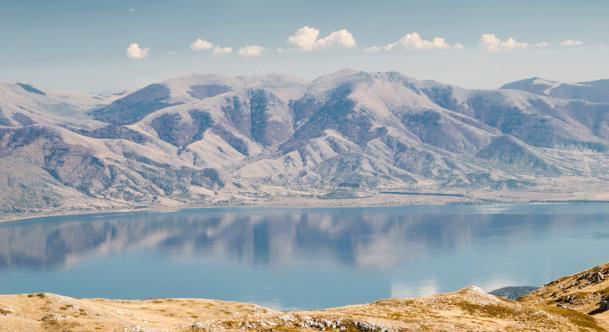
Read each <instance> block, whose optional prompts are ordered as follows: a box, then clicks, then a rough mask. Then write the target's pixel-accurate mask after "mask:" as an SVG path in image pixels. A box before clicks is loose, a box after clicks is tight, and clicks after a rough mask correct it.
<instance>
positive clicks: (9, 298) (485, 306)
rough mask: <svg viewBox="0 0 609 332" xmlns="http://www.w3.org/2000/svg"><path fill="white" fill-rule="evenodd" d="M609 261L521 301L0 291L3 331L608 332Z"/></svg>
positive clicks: (476, 293) (468, 292) (468, 296)
mask: <svg viewBox="0 0 609 332" xmlns="http://www.w3.org/2000/svg"><path fill="white" fill-rule="evenodd" d="M608 302H609V264H605V265H602V266H598V267H595V268H593V269H591V270H588V271H585V272H582V273H579V274H576V275H573V276H569V277H565V278H561V279H558V280H556V281H553V282H550V283H548V284H547V285H545V286H543V287H542V288H540V289H539V290H537V291H535V292H533V293H531V294H529V295H526V296H524V297H522V298H520V299H519V300H517V301H512V300H507V299H503V298H499V297H495V296H493V295H489V294H487V293H484V292H483V291H482V290H481V289H479V288H477V287H468V288H465V289H461V290H459V291H457V292H454V293H447V294H440V295H434V296H429V297H422V298H414V299H387V300H380V301H376V302H374V303H371V304H363V305H352V306H346V307H341V308H333V309H324V310H315V311H288V312H283V311H277V310H272V309H267V308H263V307H260V306H257V305H252V304H245V303H236V302H222V301H213V300H200V299H156V300H142V301H119V300H105V299H74V298H70V297H64V296H59V295H54V294H44V293H40V294H24V295H3V296H0V330H2V331H94V330H99V331H111V330H112V331H165V330H169V331H225V330H228V331H230V330H245V331H301V330H304V331H332V330H334V331H607V330H609V311H608V310H609V306H608Z"/></svg>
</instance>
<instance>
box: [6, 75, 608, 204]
mask: <svg viewBox="0 0 609 332" xmlns="http://www.w3.org/2000/svg"><path fill="white" fill-rule="evenodd" d="M607 82H609V80H601V81H594V82H583V83H577V84H563V83H558V82H552V81H548V80H543V79H537V78H534V79H529V80H524V81H519V82H514V83H510V84H507V85H505V86H504V87H502V88H501V89H497V90H471V89H464V88H460V87H457V86H453V85H448V84H442V83H439V82H435V81H419V80H416V79H413V78H410V77H407V76H404V75H402V74H400V73H396V72H383V73H371V72H361V71H353V70H343V71H339V72H336V73H333V74H329V75H325V76H322V77H319V78H317V79H315V80H313V81H310V82H309V81H304V80H300V79H298V78H294V77H291V76H287V75H275V74H270V75H262V76H239V77H223V76H219V75H190V76H184V77H179V78H176V79H171V80H167V81H164V82H160V83H155V84H151V85H149V86H146V87H144V88H142V89H140V90H137V91H134V92H132V93H123V94H117V95H107V96H99V95H85V94H75V93H56V92H50V91H43V90H41V89H38V88H36V87H33V86H31V85H28V84H22V83H3V84H0V212H2V213H3V214H5V215H7V214H24V213H44V212H66V211H68V210H85V209H111V208H112V209H115V208H128V209H129V208H136V207H155V206H161V207H167V206H186V205H198V206H203V205H217V204H257V203H260V202H265V201H269V200H271V201H272V200H281V199H283V198H298V199H304V200H323V199H328V198H329V199H342V198H357V197H374V196H375V195H379V194H382V193H383V192H392V193H397V194H400V193H409V194H415V195H416V194H421V193H423V194H425V195H429V194H430V193H431V194H433V193H438V192H442V193H444V194H445V193H454V194H456V196H455V197H465V198H463V199H464V200H473V201H476V200H481V199H491V200H499V201H500V200H502V199H503V200H506V199H507V200H510V199H511V198H510V197H511V196H510V195H512V196H513V195H515V197H516V198H518V199H522V200H529V201H530V200H569V199H571V200H574V199H575V200H607V199H609V197H607V196H608V195H607V194H606V187H607V184H608V182H609V177H608V174H609V153H608V151H609V100H608V99H607V96H608V95H609V84H608V83H607ZM500 191H503V192H504V193H505V192H507V194H506V195H507V196H506V195H504V194H497V193H498V192H500ZM489 193H491V194H489ZM514 193H516V194H514ZM540 193H541V194H542V195H540ZM535 195H537V196H535ZM506 197H507V198H506ZM384 201H385V200H384V199H379V202H380V203H383V202H384Z"/></svg>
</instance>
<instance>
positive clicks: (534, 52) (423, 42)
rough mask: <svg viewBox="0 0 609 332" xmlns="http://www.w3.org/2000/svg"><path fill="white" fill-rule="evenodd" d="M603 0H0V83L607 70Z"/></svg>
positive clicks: (466, 76) (497, 78) (484, 82)
mask: <svg viewBox="0 0 609 332" xmlns="http://www.w3.org/2000/svg"><path fill="white" fill-rule="evenodd" d="M607 17H609V1H605V0H586V1H580V0H578V1H568V0H561V1H556V0H553V1H549V0H536V1H530V0H528V1H522V0H511V1H493V0H479V1H473V0H471V1H468V0H461V1H453V0H446V1H439V0H438V1H434V0H427V1H411V0H400V1H397V0H396V1H381V0H378V1H358V0H332V1H325V0H324V1H322V0H306V1H304V0H303V1H291V0H264V1H263V0H260V1H254V0H225V1H210V0H174V1H161V0H104V1H98V0H96V1H94V0H72V1H68V0H53V1H40V0H37V1H34V0H0V81H5V82H26V83H30V84H33V85H35V86H37V87H40V88H43V89H51V90H65V91H86V92H102V91H105V92H110V91H119V90H123V89H133V88H137V87H141V86H143V85H146V84H149V83H153V82H158V81H162V80H164V79H169V78H173V77H177V76H180V75H186V74H192V73H217V74H224V75H251V74H264V73H271V72H272V73H287V74H293V75H296V76H299V77H302V78H305V79H314V78H315V77H317V76H319V75H323V74H327V73H330V72H333V71H337V70H340V69H343V68H352V69H357V70H365V71H390V70H391V71H399V72H401V73H403V74H405V75H408V76H411V77H415V78H418V79H434V80H437V81H441V82H444V83H451V84H456V85H459V86H463V87H467V88H497V87H499V86H500V85H502V84H504V83H507V82H510V81H514V80H519V79H523V78H528V77H533V76H536V77H544V78H547V79H552V80H558V81H562V82H577V81H589V80H595V79H601V78H609V61H608V60H609V20H608V19H607Z"/></svg>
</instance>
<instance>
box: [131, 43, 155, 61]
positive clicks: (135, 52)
mask: <svg viewBox="0 0 609 332" xmlns="http://www.w3.org/2000/svg"><path fill="white" fill-rule="evenodd" d="M148 55H150V49H149V48H144V47H141V46H140V44H138V43H131V44H129V46H128V47H127V56H128V57H130V58H132V59H138V60H141V59H144V58H147V57H148Z"/></svg>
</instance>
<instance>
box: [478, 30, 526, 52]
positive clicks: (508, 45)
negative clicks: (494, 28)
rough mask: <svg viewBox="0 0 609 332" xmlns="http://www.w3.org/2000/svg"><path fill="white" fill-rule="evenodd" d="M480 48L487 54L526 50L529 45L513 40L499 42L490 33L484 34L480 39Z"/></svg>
mask: <svg viewBox="0 0 609 332" xmlns="http://www.w3.org/2000/svg"><path fill="white" fill-rule="evenodd" d="M480 47H481V48H482V49H483V50H485V51H488V52H501V51H513V50H516V49H522V48H528V47H529V44H528V43H524V42H519V41H516V39H514V38H511V37H510V38H508V39H506V40H501V39H499V38H497V36H495V35H494V34H492V33H485V34H483V35H482V36H481V37H480Z"/></svg>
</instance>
